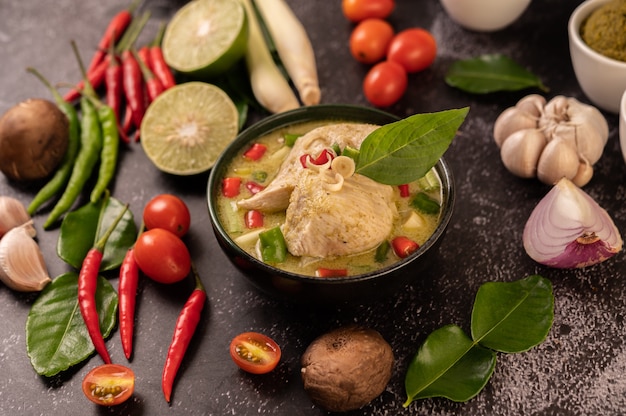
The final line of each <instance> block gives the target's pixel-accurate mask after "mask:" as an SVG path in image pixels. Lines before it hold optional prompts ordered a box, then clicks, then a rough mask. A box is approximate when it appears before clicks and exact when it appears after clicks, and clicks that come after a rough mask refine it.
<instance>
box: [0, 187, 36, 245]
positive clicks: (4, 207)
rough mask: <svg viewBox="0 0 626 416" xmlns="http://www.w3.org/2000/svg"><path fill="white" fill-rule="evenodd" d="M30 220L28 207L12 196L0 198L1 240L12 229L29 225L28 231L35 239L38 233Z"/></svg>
mask: <svg viewBox="0 0 626 416" xmlns="http://www.w3.org/2000/svg"><path fill="white" fill-rule="evenodd" d="M30 220H31V218H30V215H28V212H27V211H26V207H24V205H23V204H22V203H21V202H20V201H18V200H17V199H15V198H12V197H10V196H4V195H2V196H0V238H2V236H3V235H5V234H6V233H7V232H9V230H11V229H12V228H15V227H18V226H20V225H23V224H29V227H28V228H27V231H28V232H29V234H30V236H31V237H34V236H35V234H36V231H35V228H34V227H33V226H32V222H30Z"/></svg>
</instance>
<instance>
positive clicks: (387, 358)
mask: <svg viewBox="0 0 626 416" xmlns="http://www.w3.org/2000/svg"><path fill="white" fill-rule="evenodd" d="M393 362H394V357H393V352H392V350H391V346H390V345H389V344H388V343H387V341H385V339H384V338H383V337H382V335H381V334H380V333H379V332H378V331H376V330H373V329H370V328H363V327H359V326H355V325H350V326H345V327H341V328H337V329H334V330H332V331H330V332H328V333H326V334H324V335H321V336H320V337H318V338H317V339H315V340H314V341H313V342H312V343H311V344H310V345H309V346H308V347H307V349H306V351H305V352H304V354H303V355H302V358H301V364H302V370H301V373H302V381H303V382H304V390H305V391H306V392H307V394H308V395H309V397H310V398H311V401H312V402H313V403H315V404H316V405H317V406H319V407H321V408H323V409H325V410H327V411H330V412H347V411H350V410H356V409H359V408H361V407H363V406H365V405H366V404H368V403H369V402H371V401H372V400H374V399H375V398H376V397H378V396H379V395H380V394H381V393H382V392H383V391H384V390H385V387H386V386H387V384H388V383H389V379H390V378H391V374H392V368H393Z"/></svg>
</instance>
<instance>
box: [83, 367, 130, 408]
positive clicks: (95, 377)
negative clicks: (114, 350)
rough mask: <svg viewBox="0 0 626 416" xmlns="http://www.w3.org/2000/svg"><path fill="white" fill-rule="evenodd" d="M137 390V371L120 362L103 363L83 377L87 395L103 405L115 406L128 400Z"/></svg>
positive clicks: (84, 389) (84, 391)
mask: <svg viewBox="0 0 626 416" xmlns="http://www.w3.org/2000/svg"><path fill="white" fill-rule="evenodd" d="M134 391H135V373H134V372H133V370H131V369H130V368H128V367H124V366H123V365H118V364H103V365H101V366H98V367H96V368H94V369H93V370H91V371H90V372H89V373H87V375H86V376H85V378H84V379H83V393H85V396H86V397H87V398H88V399H89V400H91V401H92V402H94V403H95V404H99V405H102V406H115V405H116V404H120V403H123V402H125V401H126V400H128V398H129V397H130V396H132V395H133V392H134Z"/></svg>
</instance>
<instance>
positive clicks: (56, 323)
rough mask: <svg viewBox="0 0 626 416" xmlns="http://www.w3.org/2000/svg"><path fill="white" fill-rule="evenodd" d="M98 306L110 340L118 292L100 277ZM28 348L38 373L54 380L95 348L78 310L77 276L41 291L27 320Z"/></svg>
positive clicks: (63, 278) (60, 279)
mask: <svg viewBox="0 0 626 416" xmlns="http://www.w3.org/2000/svg"><path fill="white" fill-rule="evenodd" d="M96 307H97V309H98V316H99V317H100V330H101V331H102V336H103V337H105V338H106V337H108V336H109V335H110V334H111V331H112V330H113V328H114V327H115V324H116V318H117V293H116V292H115V289H113V286H111V284H110V283H109V282H108V281H107V280H106V279H105V278H104V277H102V276H98V287H97V290H96ZM26 349H27V352H28V356H29V357H30V361H31V364H32V366H33V368H34V369H35V371H36V372H37V374H40V375H43V376H47V377H51V376H53V375H55V374H58V373H60V372H61V371H65V370H67V369H68V368H70V367H71V366H73V365H76V364H78V363H80V362H82V361H83V360H85V359H86V358H87V357H89V356H90V355H91V354H93V353H94V351H95V349H94V346H93V343H92V342H91V338H90V337H89V332H88V331H87V327H86V326H85V322H84V321H83V317H82V316H81V314H80V308H79V307H78V274H77V273H74V272H71V273H66V274H63V275H61V276H59V277H57V278H56V279H54V280H53V281H52V282H51V283H50V284H49V285H48V286H46V288H45V289H44V290H43V291H42V292H41V294H40V295H39V297H38V298H37V300H36V301H35V303H33V306H32V307H31V309H30V312H29V313H28V318H27V320H26Z"/></svg>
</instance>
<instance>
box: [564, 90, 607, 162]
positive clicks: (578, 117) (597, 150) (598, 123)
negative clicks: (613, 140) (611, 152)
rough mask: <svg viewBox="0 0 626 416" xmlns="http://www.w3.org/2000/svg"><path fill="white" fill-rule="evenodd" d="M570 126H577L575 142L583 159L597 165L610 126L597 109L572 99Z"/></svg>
mask: <svg viewBox="0 0 626 416" xmlns="http://www.w3.org/2000/svg"><path fill="white" fill-rule="evenodd" d="M570 100H571V102H570V106H569V108H568V117H569V120H570V121H569V124H570V125H572V126H575V140H576V147H577V149H578V153H579V154H580V156H581V158H583V159H585V160H587V161H588V162H589V163H591V164H592V165H593V164H594V163H596V162H597V161H598V160H599V159H600V156H602V152H603V151H604V146H605V145H606V143H607V141H608V138H609V125H608V123H607V121H606V119H605V118H604V116H603V115H602V113H601V112H600V111H599V110H598V109H597V108H595V107H593V106H591V105H587V104H583V103H581V102H580V101H578V100H576V99H575V98H570Z"/></svg>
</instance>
